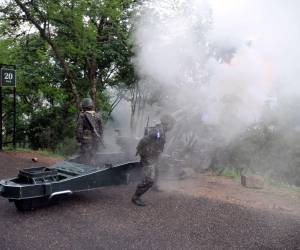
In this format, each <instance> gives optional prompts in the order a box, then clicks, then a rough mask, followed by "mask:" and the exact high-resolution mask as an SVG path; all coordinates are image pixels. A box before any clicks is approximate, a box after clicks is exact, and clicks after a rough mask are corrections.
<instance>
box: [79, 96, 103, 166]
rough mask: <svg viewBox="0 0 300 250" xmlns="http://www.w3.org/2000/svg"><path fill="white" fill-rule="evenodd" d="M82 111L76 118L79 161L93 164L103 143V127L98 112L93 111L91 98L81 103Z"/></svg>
mask: <svg viewBox="0 0 300 250" xmlns="http://www.w3.org/2000/svg"><path fill="white" fill-rule="evenodd" d="M81 106H82V110H83V111H82V112H81V113H80V115H79V117H78V120H77V128H76V139H77V141H78V142H79V143H80V162H81V163H85V164H91V165H95V154H96V152H97V151H98V149H99V146H101V145H103V129H102V122H101V118H100V116H99V114H97V113H96V112H95V111H94V104H93V101H92V99H91V98H85V99H83V100H82V103H81Z"/></svg>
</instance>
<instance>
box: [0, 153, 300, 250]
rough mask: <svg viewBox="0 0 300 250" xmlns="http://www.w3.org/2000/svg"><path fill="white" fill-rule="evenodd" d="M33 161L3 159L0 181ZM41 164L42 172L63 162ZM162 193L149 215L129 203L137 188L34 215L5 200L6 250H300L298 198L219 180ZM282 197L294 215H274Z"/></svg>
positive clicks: (1, 211)
mask: <svg viewBox="0 0 300 250" xmlns="http://www.w3.org/2000/svg"><path fill="white" fill-rule="evenodd" d="M32 157H33V156H32V155H26V154H25V155H24V154H21V155H19V154H12V153H4V154H3V153H1V154H0V179H2V178H6V177H9V176H15V175H16V174H17V171H18V169H20V168H25V167H30V166H32V165H36V164H34V163H33V162H32V161H31V158H32ZM38 158H39V164H40V165H48V164H52V163H53V162H56V161H58V160H60V159H53V158H47V157H46V158H43V157H42V156H38ZM163 188H164V189H165V190H167V191H164V192H159V193H157V192H152V191H151V192H149V193H147V195H146V196H145V201H146V202H147V203H148V206H147V207H145V208H140V207H136V206H134V205H133V204H132V203H131V202H130V197H131V195H132V193H133V192H134V190H135V185H134V184H132V185H129V186H115V187H108V188H101V189H97V190H94V191H89V192H85V193H80V194H77V195H74V196H73V197H71V198H70V199H68V200H65V201H63V202H61V203H60V204H58V205H54V206H49V207H46V208H43V209H38V210H35V211H33V212H29V213H20V212H17V211H16V209H15V208H14V205H13V204H11V203H8V202H7V201H6V200H5V199H2V198H0V221H1V223H0V232H1V234H0V249H300V216H299V214H297V213H296V210H293V209H294V208H293V209H292V211H290V206H296V205H297V204H299V203H298V201H299V200H298V198H299V196H295V197H294V198H295V199H294V198H293V197H288V196H287V195H286V194H285V193H284V192H283V193H280V192H279V193H277V191H276V193H275V194H274V192H273V190H272V189H270V190H269V189H268V188H267V189H265V190H260V191H259V190H251V189H249V190H248V189H245V188H242V187H240V186H239V184H238V183H237V182H234V181H232V180H228V179H222V178H221V179H220V178H217V177H213V176H199V177H197V178H195V179H192V180H189V181H187V180H184V181H180V182H170V181H168V182H165V183H164V184H163ZM273 195H275V196H273ZM277 195H279V196H277ZM266 197H267V198H266ZM276 197H281V198H282V201H284V199H286V200H287V201H289V202H290V203H288V204H289V205H288V208H287V209H286V208H283V209H282V208H281V209H277V208H276V206H277V205H278V203H274V204H275V205H276V206H275V207H274V206H273V205H274V204H272V202H275V201H276ZM269 199H270V201H269ZM261 201H268V202H264V203H263V204H264V205H261ZM294 202H295V203H294ZM265 204H272V205H268V206H265ZM278 206H280V205H278Z"/></svg>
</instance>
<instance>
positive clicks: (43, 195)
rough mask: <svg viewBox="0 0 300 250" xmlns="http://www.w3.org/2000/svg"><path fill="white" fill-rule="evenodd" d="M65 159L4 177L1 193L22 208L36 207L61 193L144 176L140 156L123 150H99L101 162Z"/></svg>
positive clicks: (108, 184)
mask: <svg viewBox="0 0 300 250" xmlns="http://www.w3.org/2000/svg"><path fill="white" fill-rule="evenodd" d="M76 161H77V159H76V158H75V159H72V160H69V161H62V162H59V163H56V164H55V165H53V166H51V167H34V168H27V169H23V170H20V171H19V174H18V176H17V177H15V178H10V179H5V180H1V181H0V195H1V196H3V197H5V198H7V199H8V200H9V201H11V202H14V203H15V206H16V208H17V209H18V210H21V211H26V210H32V209H33V208H35V207H40V206H43V205H47V204H49V203H51V201H53V200H55V198H57V197H62V196H65V195H71V194H73V193H75V192H81V191H87V190H91V189H95V188H99V187H105V186H112V185H120V184H128V183H129V182H131V181H134V180H137V178H139V176H140V170H141V166H140V164H139V161H138V160H137V158H134V157H132V158H128V157H126V155H125V154H123V153H112V154H98V155H97V162H99V164H98V165H97V166H90V165H85V164H81V163H78V162H76Z"/></svg>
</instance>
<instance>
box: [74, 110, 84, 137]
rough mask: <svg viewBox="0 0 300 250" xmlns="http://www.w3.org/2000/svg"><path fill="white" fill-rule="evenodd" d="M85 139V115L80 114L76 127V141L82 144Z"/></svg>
mask: <svg viewBox="0 0 300 250" xmlns="http://www.w3.org/2000/svg"><path fill="white" fill-rule="evenodd" d="M82 138H83V114H80V115H79V117H78V120H77V126H76V139H77V141H78V142H81V141H82Z"/></svg>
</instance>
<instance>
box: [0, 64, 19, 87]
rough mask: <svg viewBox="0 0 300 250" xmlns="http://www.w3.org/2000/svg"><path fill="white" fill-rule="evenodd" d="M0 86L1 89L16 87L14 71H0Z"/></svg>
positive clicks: (5, 69) (3, 69)
mask: <svg viewBox="0 0 300 250" xmlns="http://www.w3.org/2000/svg"><path fill="white" fill-rule="evenodd" d="M0 85H1V86H3V87H16V71H15V70H14V69H7V68H2V69H1V77H0Z"/></svg>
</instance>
